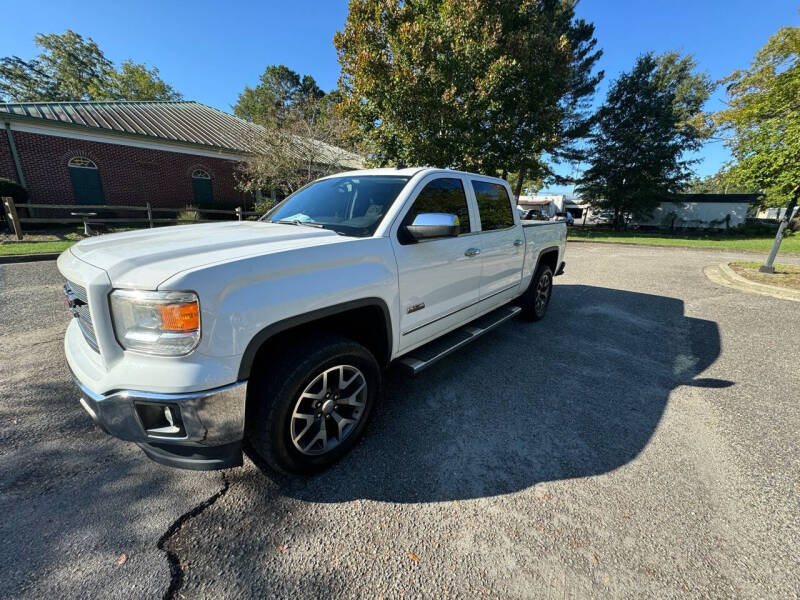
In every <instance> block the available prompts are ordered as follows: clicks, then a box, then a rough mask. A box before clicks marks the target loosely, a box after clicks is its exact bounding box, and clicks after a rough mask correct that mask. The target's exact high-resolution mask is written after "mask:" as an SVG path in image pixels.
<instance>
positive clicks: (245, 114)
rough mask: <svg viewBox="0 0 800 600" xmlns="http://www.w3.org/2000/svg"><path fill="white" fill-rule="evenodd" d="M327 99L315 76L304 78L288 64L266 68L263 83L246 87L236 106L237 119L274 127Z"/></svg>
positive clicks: (308, 110)
mask: <svg viewBox="0 0 800 600" xmlns="http://www.w3.org/2000/svg"><path fill="white" fill-rule="evenodd" d="M324 97H325V92H323V91H322V89H320V87H319V86H318V85H317V82H316V81H314V78H313V77H312V76H311V75H303V76H300V75H299V74H298V73H296V72H295V71H292V70H291V69H290V68H289V67H287V66H286V65H270V66H268V67H267V68H266V69H264V73H262V74H261V77H260V78H259V84H258V85H257V86H256V87H254V88H251V87H249V86H247V87H245V88H244V91H243V92H242V93H241V94H239V99H238V100H237V102H236V105H235V106H234V107H233V112H234V114H235V115H236V116H237V117H241V118H242V119H247V120H248V121H252V122H254V123H258V124H260V125H265V126H273V125H276V124H279V123H281V122H283V121H285V120H286V119H287V118H290V117H292V116H295V114H296V113H298V112H300V113H306V112H310V111H313V110H314V107H315V106H316V104H317V102H318V101H320V100H321V99H322V98H324Z"/></svg>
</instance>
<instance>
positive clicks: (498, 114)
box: [334, 0, 602, 180]
mask: <svg viewBox="0 0 800 600" xmlns="http://www.w3.org/2000/svg"><path fill="white" fill-rule="evenodd" d="M574 6H575V2H574V0H520V1H519V2H475V1H473V0H415V1H414V2H390V1H387V0H351V2H350V12H349V14H348V17H347V22H346V24H345V28H344V30H343V31H340V32H337V33H336V35H335V37H334V44H335V46H336V49H337V51H338V54H339V63H340V64H341V67H342V73H341V76H340V80H339V87H340V89H341V90H342V93H343V95H344V99H343V103H342V109H341V110H342V113H343V115H344V116H345V118H347V119H348V121H349V122H350V123H351V126H352V128H353V131H354V135H357V136H359V137H361V138H362V139H363V140H364V145H365V150H366V151H367V153H368V154H369V155H370V156H371V158H372V162H374V163H377V164H382V165H385V164H393V163H407V164H427V165H431V166H438V167H456V168H461V169H466V170H474V171H480V172H484V173H489V174H492V175H494V174H497V173H499V172H501V171H507V172H520V171H525V172H526V174H527V178H529V179H533V180H539V179H543V178H545V177H552V176H553V175H554V173H553V171H552V168H551V166H550V165H548V164H547V163H546V162H545V157H549V158H550V160H552V161H553V162H558V161H560V160H574V159H579V158H580V156H581V153H580V148H578V147H577V145H576V143H575V142H576V140H578V139H580V137H581V136H583V135H585V134H586V133H587V132H588V119H587V117H588V105H587V101H588V99H589V98H591V96H592V94H593V93H594V89H595V87H596V85H597V83H598V82H599V80H600V78H601V77H602V73H597V74H593V73H592V70H593V68H594V66H595V64H596V62H597V60H598V58H599V57H600V52H599V51H598V50H596V48H595V47H596V40H595V39H594V37H593V36H594V27H593V26H592V25H590V24H588V23H586V22H584V21H582V20H576V19H575V17H574Z"/></svg>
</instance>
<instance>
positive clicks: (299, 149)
mask: <svg viewBox="0 0 800 600" xmlns="http://www.w3.org/2000/svg"><path fill="white" fill-rule="evenodd" d="M308 103H309V105H308V106H305V107H302V108H300V107H298V109H297V110H295V111H293V112H292V113H289V114H288V115H287V116H286V117H285V118H284V119H283V120H282V121H281V122H280V123H279V124H278V123H274V122H273V123H268V124H267V125H266V126H265V127H262V128H260V133H257V134H254V136H253V138H252V140H251V143H250V152H249V154H248V157H247V159H246V160H245V161H243V162H242V163H241V166H240V168H239V171H238V180H239V188H240V189H242V190H243V191H249V192H253V193H258V192H264V191H267V190H270V191H271V192H274V193H276V194H280V195H281V196H285V195H288V194H290V193H292V192H294V191H296V190H298V189H300V188H301V187H302V186H304V185H305V184H307V183H310V182H312V181H314V180H315V179H318V178H319V177H324V176H326V175H331V174H333V173H338V172H340V171H344V170H347V169H352V168H358V167H359V166H360V162H361V159H360V157H359V156H358V155H355V154H353V153H352V152H349V151H348V150H345V149H343V148H342V147H340V146H339V145H338V140H339V139H340V138H341V136H342V129H343V124H342V122H341V120H339V119H337V118H334V117H332V116H331V115H330V114H326V113H325V111H324V109H323V105H322V104H321V103H320V102H318V101H313V100H309V101H308ZM270 204H271V202H270V201H267V202H266V203H265V204H262V205H260V206H259V209H264V210H266V208H268V207H269V205H270Z"/></svg>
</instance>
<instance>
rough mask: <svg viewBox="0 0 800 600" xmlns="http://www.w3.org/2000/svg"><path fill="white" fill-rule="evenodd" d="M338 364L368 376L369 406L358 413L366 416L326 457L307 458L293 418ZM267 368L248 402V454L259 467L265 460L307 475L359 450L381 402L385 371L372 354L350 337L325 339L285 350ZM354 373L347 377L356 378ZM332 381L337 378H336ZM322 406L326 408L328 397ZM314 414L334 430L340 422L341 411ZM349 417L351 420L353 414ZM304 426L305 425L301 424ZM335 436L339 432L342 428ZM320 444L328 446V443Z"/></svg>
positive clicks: (363, 398) (366, 396)
mask: <svg viewBox="0 0 800 600" xmlns="http://www.w3.org/2000/svg"><path fill="white" fill-rule="evenodd" d="M339 365H347V366H350V367H352V368H353V369H354V371H355V370H357V371H359V372H360V373H361V375H362V376H363V378H364V380H365V383H366V390H365V392H364V393H363V395H362V396H361V397H360V398H359V400H360V401H363V402H364V403H365V406H364V408H363V409H359V410H360V411H361V412H360V415H359V418H358V420H357V422H356V424H355V425H353V426H352V427H351V429H350V430H349V432H348V433H347V434H346V435H343V436H342V437H343V439H341V440H338V441H336V444H335V446H334V447H332V448H331V449H330V450H328V451H327V452H324V453H321V454H315V455H311V454H307V453H304V452H302V451H301V450H300V449H298V447H297V446H296V445H295V442H293V435H294V434H296V433H297V429H294V428H295V427H297V428H300V427H298V426H297V424H298V420H297V418H294V419H293V418H292V417H293V414H294V411H295V408H296V406H299V404H298V403H299V402H308V401H307V400H301V398H300V397H301V395H302V394H303V393H304V392H307V391H308V389H307V388H308V386H310V385H311V384H312V383H313V382H315V380H317V379H318V378H319V376H320V375H321V374H322V373H324V372H326V371H327V370H329V369H333V368H334V367H337V366H339ZM264 366H265V367H266V368H265V371H264V372H263V373H261V374H258V375H256V376H255V377H251V381H252V382H253V384H254V385H253V389H252V392H250V393H249V397H248V414H247V427H246V430H247V431H246V435H247V442H248V444H247V447H248V448H247V449H248V451H249V452H250V453H253V452H255V454H256V455H257V456H255V457H253V459H254V461H255V462H258V460H257V459H259V458H260V459H261V460H263V461H264V462H266V463H267V465H269V466H270V467H272V468H273V469H275V470H277V471H279V472H282V473H285V474H301V475H307V474H311V473H317V472H319V471H323V470H324V469H326V468H328V467H329V466H331V465H332V464H333V463H335V462H336V461H338V460H339V459H340V458H342V456H344V455H345V454H346V453H347V452H349V451H350V450H351V449H352V448H353V446H355V445H356V443H357V442H358V440H359V439H360V437H361V435H362V434H363V433H364V430H365V428H366V426H367V424H368V422H369V420H370V418H371V417H372V415H373V413H374V411H375V407H376V404H377V402H378V398H379V397H380V385H381V371H380V367H379V366H378V363H377V361H376V360H375V357H374V356H373V355H372V353H371V352H370V351H369V350H367V349H366V348H364V346H362V345H361V344H358V343H356V342H354V341H352V340H350V339H347V338H345V337H342V336H338V335H327V334H323V335H321V336H319V337H309V338H306V339H303V340H301V341H298V342H297V343H295V344H294V345H293V346H291V347H290V348H285V349H281V352H280V355H279V356H276V357H274V358H273V359H272V360H268V361H267V364H266V365H264ZM345 368H347V367H345ZM354 371H348V373H349V374H353V372H354ZM330 378H331V379H333V378H334V375H331V376H330ZM356 383H357V382H356ZM334 385H335V384H334ZM323 393H324V390H323ZM313 402H316V401H313ZM320 402H324V403H326V404H327V400H325V399H324V398H322V399H320ZM337 408H338V407H337ZM349 409H350V407H349V406H344V405H343V406H342V407H341V409H340V410H343V411H346V410H349ZM315 410H318V412H319V413H320V414H322V415H323V416H322V417H321V420H322V421H325V422H326V423H329V425H327V427H331V425H330V423H331V421H332V420H333V418H334V417H335V416H338V417H339V419H340V420H341V416H340V415H338V413H336V411H333V412H332V413H331V414H327V413H323V412H322V409H315ZM353 410H355V409H353ZM298 411H299V412H300V411H301V409H298ZM302 412H303V413H307V412H308V410H307V408H302ZM334 413H336V414H334ZM349 416H350V417H352V416H353V415H352V413H350V414H349ZM338 422H339V421H335V422H334V423H338ZM299 423H301V424H302V421H300V422H299ZM309 423H310V425H309V426H310V427H314V426H315V425H316V427H320V417H317V418H316V419H315V421H313V422H312V421H310V420H309ZM323 427H325V425H323ZM300 429H302V428H300ZM335 431H338V427H337V429H336V430H335ZM313 433H314V431H313V430H312V431H309V434H308V435H311V434H313ZM307 439H308V437H306V438H303V440H302V442H305V441H307ZM321 443H323V444H327V441H326V442H321ZM300 445H301V446H302V445H303V444H302V443H300ZM315 448H316V446H315Z"/></svg>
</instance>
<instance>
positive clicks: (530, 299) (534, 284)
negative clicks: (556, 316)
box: [519, 265, 553, 321]
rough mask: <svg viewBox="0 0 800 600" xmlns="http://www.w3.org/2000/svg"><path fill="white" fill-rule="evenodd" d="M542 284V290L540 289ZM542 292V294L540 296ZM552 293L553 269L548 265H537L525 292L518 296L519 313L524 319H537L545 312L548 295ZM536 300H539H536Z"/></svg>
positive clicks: (548, 301) (548, 302) (547, 304)
mask: <svg viewBox="0 0 800 600" xmlns="http://www.w3.org/2000/svg"><path fill="white" fill-rule="evenodd" d="M543 286H544V288H545V289H544V290H543V289H542V288H543ZM542 293H544V296H542ZM552 295H553V269H551V268H550V267H549V266H548V265H539V266H538V268H537V269H536V272H535V273H534V274H533V278H532V279H531V283H530V285H529V286H528V289H527V290H525V293H524V294H522V296H520V300H519V305H520V308H522V312H521V313H520V315H521V316H522V318H523V319H525V320H526V321H538V320H540V319H542V318H543V317H544V315H545V314H546V313H547V307H548V306H549V305H550V297H551V296H552ZM537 300H539V301H538V302H537Z"/></svg>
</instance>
